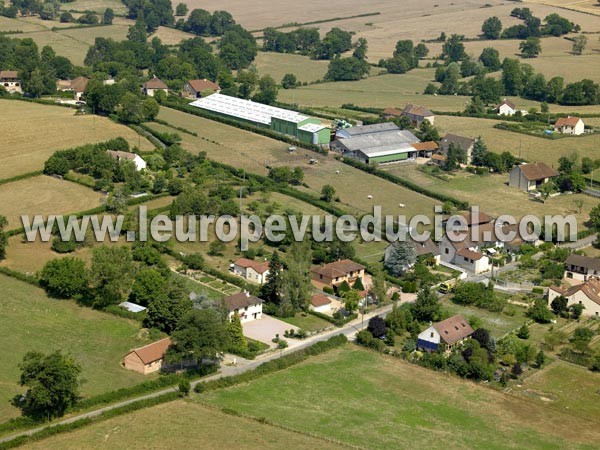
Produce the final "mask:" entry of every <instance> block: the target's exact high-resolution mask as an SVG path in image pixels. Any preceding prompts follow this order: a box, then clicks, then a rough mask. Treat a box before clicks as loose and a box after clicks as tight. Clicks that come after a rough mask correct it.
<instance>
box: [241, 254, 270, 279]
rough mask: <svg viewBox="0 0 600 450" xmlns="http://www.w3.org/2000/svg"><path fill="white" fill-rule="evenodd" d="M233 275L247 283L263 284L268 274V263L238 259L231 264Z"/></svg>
mask: <svg viewBox="0 0 600 450" xmlns="http://www.w3.org/2000/svg"><path fill="white" fill-rule="evenodd" d="M233 273H234V274H236V275H238V276H240V277H242V278H244V279H245V280H247V281H252V282H253V283H258V284H263V283H264V282H265V281H267V275H268V274H269V262H268V261H256V260H254V259H248V258H240V259H238V260H237V261H235V262H234V263H233Z"/></svg>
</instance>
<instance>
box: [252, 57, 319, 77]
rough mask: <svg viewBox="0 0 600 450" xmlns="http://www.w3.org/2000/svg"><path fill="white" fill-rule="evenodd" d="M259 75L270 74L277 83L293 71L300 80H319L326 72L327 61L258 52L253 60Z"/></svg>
mask: <svg viewBox="0 0 600 450" xmlns="http://www.w3.org/2000/svg"><path fill="white" fill-rule="evenodd" d="M254 64H255V65H256V68H257V69H258V73H259V74H260V75H266V74H268V75H271V76H272V77H273V79H274V80H275V81H276V82H277V83H278V84H279V83H281V79H282V78H283V76H284V75H285V74H287V73H293V74H294V75H296V78H297V79H298V81H300V82H310V81H316V80H321V79H323V77H324V76H325V73H327V66H328V64H329V63H328V62H327V61H315V60H314V59H310V58H309V57H308V56H301V55H291V54H288V53H271V52H258V55H257V56H256V60H255V61H254Z"/></svg>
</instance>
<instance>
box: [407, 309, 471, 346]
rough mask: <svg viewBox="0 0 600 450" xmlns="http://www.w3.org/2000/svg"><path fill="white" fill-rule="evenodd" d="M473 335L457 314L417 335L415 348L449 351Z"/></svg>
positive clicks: (469, 326) (463, 319)
mask: <svg viewBox="0 0 600 450" xmlns="http://www.w3.org/2000/svg"><path fill="white" fill-rule="evenodd" d="M472 334H473V328H471V325H469V322H467V321H466V320H465V318H464V317H463V316H461V315H460V314H457V315H456V316H452V317H449V318H447V319H446V320H442V321H441V322H438V323H434V324H433V325H431V326H430V327H429V328H427V329H426V330H425V331H423V332H421V333H419V336H418V338H417V348H418V349H419V350H423V351H428V352H435V351H438V350H442V351H445V350H450V349H452V348H454V347H456V346H458V345H461V344H462V343H463V342H464V341H465V340H467V339H468V338H469V336H471V335H472Z"/></svg>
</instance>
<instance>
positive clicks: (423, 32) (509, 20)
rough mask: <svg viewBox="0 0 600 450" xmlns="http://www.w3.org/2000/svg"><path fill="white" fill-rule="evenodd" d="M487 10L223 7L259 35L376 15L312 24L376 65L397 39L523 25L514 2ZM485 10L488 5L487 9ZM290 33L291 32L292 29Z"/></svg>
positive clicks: (591, 19)
mask: <svg viewBox="0 0 600 450" xmlns="http://www.w3.org/2000/svg"><path fill="white" fill-rule="evenodd" d="M185 3H187V4H188V5H189V7H190V10H191V9H193V8H203V9H207V10H209V11H213V10H219V9H223V5H222V2H219V1H218V0H202V1H201V0H185ZM485 4H486V6H484V4H483V3H482V2H480V1H476V0H455V1H453V2H441V1H439V0H403V1H402V2H401V3H399V2H398V1H397V0H372V1H369V2H359V1H356V0H353V1H346V0H333V1H330V2H327V3H323V2H319V1H317V0H307V1H305V2H294V1H291V0H284V1H279V2H272V1H269V0H248V1H244V0H231V1H228V2H227V7H226V8H225V9H226V10H227V11H229V12H231V13H232V14H233V16H234V18H235V19H236V21H237V22H239V23H241V24H242V25H243V26H244V27H246V28H247V29H249V30H259V29H263V28H266V27H270V26H278V25H284V24H289V23H290V22H295V23H299V24H302V23H306V22H311V21H315V20H324V19H333V18H343V17H350V16H356V15H360V14H368V13H377V12H378V13H380V14H379V15H373V16H368V17H356V18H353V19H346V20H337V21H330V22H325V23H322V24H316V25H307V26H315V27H318V28H319V30H320V31H321V33H322V34H324V33H325V32H327V31H329V30H330V29H331V28H333V27H340V28H342V29H345V30H348V31H353V32H355V33H356V37H359V36H360V37H365V38H366V39H367V40H368V42H369V52H368V56H369V60H370V61H371V62H377V61H378V60H379V59H380V58H386V57H390V56H391V54H392V52H393V50H394V46H395V45H396V42H397V41H398V40H399V39H412V40H413V41H420V40H421V39H435V38H437V37H438V36H439V35H440V32H442V31H445V32H446V34H448V35H450V34H452V33H458V34H464V35H465V36H467V37H477V36H478V35H479V34H480V33H481V24H482V23H483V21H484V20H485V19H487V18H488V17H490V16H498V17H499V18H500V19H501V20H502V23H503V24H504V26H505V27H508V26H510V25H514V24H518V23H521V22H520V21H519V20H518V19H516V18H514V17H510V11H511V10H512V9H514V8H515V5H514V4H513V2H504V1H501V0H489V1H487V2H485ZM487 5H490V6H489V7H488V6H487ZM527 6H528V7H529V8H531V10H532V11H533V13H534V15H536V16H538V17H541V18H542V19H543V18H544V17H546V16H547V15H548V14H551V13H553V12H557V13H559V14H561V15H562V16H564V17H566V18H568V19H569V20H571V21H573V22H576V23H578V24H580V25H581V27H582V29H583V30H585V31H600V30H599V29H598V28H600V26H599V25H598V21H597V17H595V16H592V15H588V14H582V13H580V12H575V11H568V10H564V9H560V8H556V7H552V6H547V5H539V4H531V5H527ZM288 29H293V27H290V28H288Z"/></svg>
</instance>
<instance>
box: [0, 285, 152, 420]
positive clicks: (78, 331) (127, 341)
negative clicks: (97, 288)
mask: <svg viewBox="0 0 600 450" xmlns="http://www.w3.org/2000/svg"><path fill="white" fill-rule="evenodd" d="M0 292H2V302H0V329H1V330H2V335H3V337H2V346H0V360H1V361H2V365H1V366H0V417H2V420H3V421H4V420H7V419H9V418H10V417H14V416H16V415H18V414H19V411H18V410H17V409H16V408H13V407H12V406H10V404H9V403H8V400H9V399H10V398H12V397H13V396H14V395H16V394H17V393H19V392H24V391H23V389H22V388H21V387H19V386H18V380H19V369H18V367H17V365H18V364H19V363H20V362H21V360H22V358H23V355H24V354H25V353H27V352H28V351H33V350H35V351H40V352H50V351H54V350H62V351H63V352H66V353H70V354H72V355H73V357H74V358H75V359H76V360H77V361H78V362H79V363H80V364H81V366H82V368H83V373H82V378H84V379H85V380H87V382H86V383H84V384H83V386H82V389H81V392H82V394H83V395H84V396H90V395H98V394H100V393H103V392H108V391H112V390H114V389H119V388H122V387H126V386H131V385H134V384H137V383H140V382H142V381H143V380H144V379H145V378H144V376H143V375H140V374H138V373H135V372H130V371H127V370H125V369H123V368H122V367H121V366H120V362H121V358H122V357H123V355H124V354H125V353H127V351H129V350H130V349H131V348H134V347H138V346H141V345H144V344H145V343H146V341H145V336H144V335H143V333H140V328H139V325H137V324H136V323H135V322H133V321H129V320H125V319H121V318H117V317H115V316H112V315H110V314H105V313H101V312H98V311H94V310H92V309H90V308H87V307H80V306H77V305H76V304H75V303H74V302H71V301H66V300H54V299H50V298H48V297H46V295H45V293H44V291H42V290H41V289H38V288H35V287H33V286H31V285H29V284H25V283H23V282H21V281H18V280H15V279H13V278H9V277H6V276H4V275H0Z"/></svg>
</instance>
